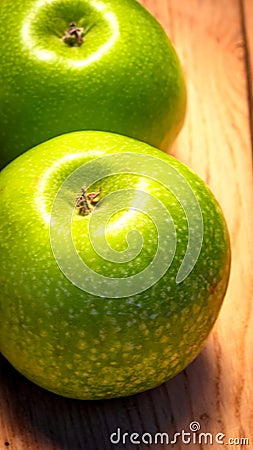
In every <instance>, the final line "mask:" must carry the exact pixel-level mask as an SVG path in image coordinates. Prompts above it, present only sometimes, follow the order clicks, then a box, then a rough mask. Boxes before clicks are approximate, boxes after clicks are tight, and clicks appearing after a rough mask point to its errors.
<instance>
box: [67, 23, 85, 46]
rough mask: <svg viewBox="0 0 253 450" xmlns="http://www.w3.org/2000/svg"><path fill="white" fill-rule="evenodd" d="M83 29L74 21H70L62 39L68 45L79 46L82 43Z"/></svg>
mask: <svg viewBox="0 0 253 450" xmlns="http://www.w3.org/2000/svg"><path fill="white" fill-rule="evenodd" d="M83 36H84V29H83V28H80V27H77V26H76V23H75V22H71V23H70V26H69V28H68V29H67V30H66V31H64V36H63V37H62V41H63V42H65V44H68V45H69V46H70V47H79V46H80V45H82V43H83Z"/></svg>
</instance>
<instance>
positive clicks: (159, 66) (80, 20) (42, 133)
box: [0, 0, 186, 167]
mask: <svg viewBox="0 0 253 450" xmlns="http://www.w3.org/2000/svg"><path fill="white" fill-rule="evenodd" d="M0 16H1V23H0V34H1V36H2V37H3V39H2V40H1V46H0V59H1V66H0V85H1V90H0V142H1V164H0V166H1V167H3V166H4V165H5V164H6V163H8V162H9V161H11V160H12V159H14V158H15V157H16V156H18V155H20V154H21V153H23V152H24V151H26V150H27V149H29V148H31V147H33V146H35V145H37V144H39V143H41V142H44V141H45V140H47V139H49V138H52V137H54V136H57V135H60V134H63V133H67V132H70V131H79V130H86V129H90V130H105V131H112V132H116V133H119V134H123V135H127V136H130V137H133V138H136V139H139V140H141V141H144V142H147V143H149V144H151V145H154V146H156V147H159V148H161V149H167V148H168V146H169V145H170V144H171V142H172V141H173V140H174V139H175V137H176V136H177V134H178V132H179V130H180V129H181V127H182V125H183V121H184V116H185V109H186V88H185V82H184V76H183V73H182V69H181V66H180V62H179V59H178V57H177V54H176V52H175V50H174V48H173V46H172V45H171V43H170V41H169V39H168V37H167V35H166V33H165V32H164V30H163V29H162V27H161V25H160V24H159V23H158V22H157V21H156V19H155V18H154V17H153V16H152V15H151V14H150V13H149V12H148V11H147V10H146V9H145V8H144V7H143V6H142V5H140V4H139V3H138V2H137V1H134V0H121V1H118V0H99V1H94V0H65V1H63V0H53V1H50V2H48V1H46V0H40V1H34V0H17V1H15V2H13V1H12V0H3V1H1V4H0ZM72 21H75V22H76V24H77V25H78V26H79V27H82V28H83V29H84V31H85V36H84V38H83V43H82V45H80V46H79V47H70V46H69V45H67V44H66V43H65V42H63V41H62V37H63V36H64V32H65V31H66V30H67V29H68V28H69V25H70V23H71V22H72ZM6 24H8V30H6ZM9 30H11V31H9Z"/></svg>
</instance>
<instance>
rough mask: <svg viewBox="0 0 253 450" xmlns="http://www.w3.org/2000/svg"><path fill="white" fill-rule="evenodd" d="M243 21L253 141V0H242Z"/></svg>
mask: <svg viewBox="0 0 253 450" xmlns="http://www.w3.org/2000/svg"><path fill="white" fill-rule="evenodd" d="M241 10H242V23H243V27H244V34H245V51H246V61H245V64H246V70H247V75H248V96H249V108H250V123H251V141H252V142H253V2H252V0H241Z"/></svg>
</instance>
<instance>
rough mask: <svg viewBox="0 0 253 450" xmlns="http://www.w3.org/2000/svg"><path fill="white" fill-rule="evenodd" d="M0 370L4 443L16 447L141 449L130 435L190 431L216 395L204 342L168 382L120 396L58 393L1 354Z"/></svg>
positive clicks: (205, 420) (205, 415)
mask: <svg viewBox="0 0 253 450" xmlns="http://www.w3.org/2000/svg"><path fill="white" fill-rule="evenodd" d="M0 370H1V375H0V401H1V406H2V410H3V411H5V415H4V416H5V421H6V429H8V430H13V432H12V436H6V439H5V446H6V447H7V446H8V443H9V444H10V448H11V449H14V450H16V449H17V450H19V449H23V448H24V449H25V448H26V449H32V448H33V449H34V448H36V449H38V450H42V449H43V450H44V449H46V448H48V447H50V448H55V447H54V446H56V448H57V449H60V448H61V449H63V450H67V449H69V450H73V449H75V450H78V449H80V450H96V449H98V450H103V449H120V448H121V449H122V448H125V449H128V448H129V449H130V448H131V449H133V448H139V447H138V446H135V447H134V446H133V444H132V443H131V442H130V434H131V433H138V434H139V435H140V436H142V435H143V433H145V432H146V433H150V434H151V435H154V434H155V433H158V432H163V433H168V434H169V436H170V439H172V436H173V433H174V432H176V431H180V430H181V429H185V430H186V431H189V424H190V422H191V421H193V420H195V421H199V422H201V423H202V424H205V425H207V424H208V420H209V416H208V413H207V412H206V410H205V405H207V408H208V409H210V406H211V403H212V402H213V397H214V396H213V389H214V384H215V383H214V378H213V375H214V367H213V362H212V360H211V358H210V355H209V352H208V345H207V346H206V347H205V349H204V350H203V351H202V353H201V354H200V355H199V356H198V357H197V358H196V360H195V361H194V362H193V363H192V364H191V365H190V366H189V367H188V368H187V369H186V370H184V371H183V372H181V373H180V374H179V375H177V376H176V377H174V378H173V379H172V380H169V381H168V382H166V383H164V384H163V385H161V386H159V387H157V388H155V389H152V390H149V391H147V392H144V393H141V394H138V395H134V396H131V397H124V398H120V399H110V400H99V401H80V400H71V399H67V398H63V397H60V396H58V395H55V394H52V393H50V392H47V391H45V390H44V389H41V388H39V387H37V386H36V385H34V384H33V383H31V382H29V381H28V380H26V379H25V378H24V377H23V376H21V375H20V374H19V373H18V372H17V371H16V370H14V369H13V368H12V367H11V365H10V364H9V363H8V362H7V361H6V360H5V359H4V358H3V357H2V356H1V357H0ZM203 399H204V401H203ZM208 402H209V406H208ZM208 409H207V410H208ZM196 412H197V416H194V413H196ZM189 414H190V416H189ZM7 422H8V423H7ZM14 427H15V429H14ZM118 428H119V429H120V433H121V438H120V442H119V444H117V443H115V444H113V443H111V441H110V436H111V434H112V433H115V432H116V431H117V429H118ZM126 432H128V433H129V435H128V436H125V445H124V446H123V445H122V444H123V442H122V439H123V438H122V435H123V433H126ZM135 439H136V438H135ZM117 440H118V432H117V435H114V441H115V442H117ZM3 444H4V443H3ZM1 445H2V443H0V446H1ZM143 445H144V446H143ZM1 448H2V447H1ZM140 448H142V449H143V448H146V445H145V444H142V445H141V447H140ZM149 448H150V446H149ZM155 448H156V449H157V448H160V447H159V446H158V445H155Z"/></svg>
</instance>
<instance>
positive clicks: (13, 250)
mask: <svg viewBox="0 0 253 450" xmlns="http://www.w3.org/2000/svg"><path fill="white" fill-rule="evenodd" d="M0 208H1V222H0V255H1V256H0V262H1V274H0V281H1V293H0V317H1V324H0V350H1V352H2V353H3V355H5V357H6V358H7V359H8V360H9V361H10V363H11V364H13V366H14V367H16V368H17V370H19V371H20V372H21V373H22V374H24V375H25V376H26V377H28V378H29V379H30V380H32V381H33V382H35V383H37V384H38V385H40V386H42V387H44V388H46V389H48V390H50V391H53V392H56V393H58V394H61V395H63V396H69V397H74V398H79V399H99V398H106V397H117V396H125V395H130V394H134V393H137V392H140V391H143V390H146V389H149V388H152V387H154V386H156V385H159V384H160V383H162V382H164V381H165V380H167V379H168V378H170V377H173V376H174V375H175V374H177V373H178V372H179V371H181V370H182V369H183V368H184V367H185V366H186V365H187V364H189V363H190V362H191V361H192V360H193V359H194V358H195V357H196V355H197V354H198V353H199V351H200V350H201V349H202V347H203V345H204V343H205V341H206V339H207V337H208V334H209V332H210V330H211V328H212V326H213V324H214V322H215V320H216V318H217V315H218V312H219V310H220V307H221V304H222V301H223V298H224V295H225V291H226V287H227V283H228V277H229V269H230V245H229V236H228V231H227V227H226V222H225V219H224V216H223V213H222V211H221V209H220V206H219V205H218V203H217V201H216V200H215V198H214V196H213V195H212V193H211V192H210V190H209V189H208V187H207V186H206V185H205V183H204V182H203V181H202V180H200V179H199V177H198V176H197V175H196V174H194V173H193V172H192V171H191V170H190V169H188V168H187V167H186V166H185V165H183V164H182V163H180V162H179V161H177V160H176V159H175V158H173V157H172V156H169V155H167V154H166V153H164V152H161V151H160V150H157V149H155V148H153V147H151V146H149V145H148V144H145V143H142V142H139V141H136V140H134V139H132V138H127V137H125V136H121V135H117V134H114V133H106V132H96V131H83V132H74V133H69V134H65V135H62V136H58V137H56V138H53V139H51V140H49V141H47V142H45V143H43V144H40V145H39V146H37V147H35V148H34V149H32V150H29V151H28V152H25V153H24V154H23V155H21V156H19V157H18V158H17V159H15V161H13V162H11V163H10V164H9V165H8V166H7V167H5V168H4V169H3V170H2V172H1V174H0Z"/></svg>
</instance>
